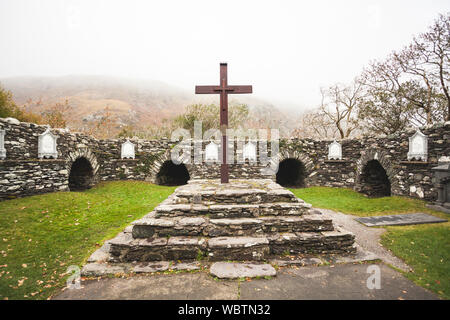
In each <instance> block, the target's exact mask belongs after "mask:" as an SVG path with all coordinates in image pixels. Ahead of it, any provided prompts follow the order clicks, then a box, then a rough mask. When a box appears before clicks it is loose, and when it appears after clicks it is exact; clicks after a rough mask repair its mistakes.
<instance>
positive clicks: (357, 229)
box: [316, 208, 412, 271]
mask: <svg viewBox="0 0 450 320" xmlns="http://www.w3.org/2000/svg"><path fill="white" fill-rule="evenodd" d="M316 209H317V210H319V211H320V212H322V214H324V215H325V216H328V217H330V218H331V219H333V221H334V223H336V224H337V225H338V226H340V227H342V228H343V229H345V230H348V231H350V232H353V233H354V234H355V237H356V243H357V244H359V245H360V246H361V247H362V248H363V249H365V250H367V251H370V252H372V253H375V254H376V255H377V256H378V257H379V258H380V259H381V260H383V261H384V262H385V263H388V264H391V265H393V266H394V267H396V268H399V269H401V270H403V271H411V270H412V269H411V267H409V266H408V265H407V264H406V263H404V262H403V261H402V260H401V259H399V258H397V257H396V256H394V255H393V254H392V253H391V252H390V251H389V250H388V249H386V248H384V247H383V246H382V245H381V244H380V237H381V235H382V234H383V233H385V232H386V229H384V228H380V227H377V228H372V227H366V226H364V225H363V224H361V223H359V222H357V221H356V220H354V218H357V217H356V216H352V215H350V214H343V213H341V212H336V211H333V210H328V209H318V208H316Z"/></svg>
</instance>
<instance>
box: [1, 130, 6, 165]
mask: <svg viewBox="0 0 450 320" xmlns="http://www.w3.org/2000/svg"><path fill="white" fill-rule="evenodd" d="M5 158H6V149H5V130H0V159H5Z"/></svg>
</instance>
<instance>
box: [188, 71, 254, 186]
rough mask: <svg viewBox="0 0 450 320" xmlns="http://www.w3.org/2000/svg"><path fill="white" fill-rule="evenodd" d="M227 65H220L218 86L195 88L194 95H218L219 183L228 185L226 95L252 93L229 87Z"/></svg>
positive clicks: (250, 87) (236, 87)
mask: <svg viewBox="0 0 450 320" xmlns="http://www.w3.org/2000/svg"><path fill="white" fill-rule="evenodd" d="M227 78H228V77H227V64H226V63H221V64H220V81H219V83H220V85H218V86H195V93H196V94H211V93H220V131H221V133H222V164H221V166H220V182H221V183H228V181H229V177H228V163H227V148H228V138H227V133H226V130H227V128H228V94H241V93H252V86H229V85H228V79H227Z"/></svg>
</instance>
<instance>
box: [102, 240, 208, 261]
mask: <svg viewBox="0 0 450 320" xmlns="http://www.w3.org/2000/svg"><path fill="white" fill-rule="evenodd" d="M108 242H109V244H110V246H111V247H110V256H111V258H110V259H111V261H110V262H132V261H141V262H143V261H163V260H174V261H178V260H193V259H197V258H198V257H199V256H200V257H201V256H203V254H204V252H205V251H206V241H205V239H201V238H198V237H171V238H150V239H134V238H133V237H132V236H131V234H129V233H122V234H120V235H119V236H117V237H116V238H114V239H112V240H109V241H108Z"/></svg>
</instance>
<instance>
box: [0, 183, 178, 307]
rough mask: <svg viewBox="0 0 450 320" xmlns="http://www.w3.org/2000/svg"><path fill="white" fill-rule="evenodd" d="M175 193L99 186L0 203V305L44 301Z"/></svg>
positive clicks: (128, 186)
mask: <svg viewBox="0 0 450 320" xmlns="http://www.w3.org/2000/svg"><path fill="white" fill-rule="evenodd" d="M174 189H175V187H165V186H157V185H152V184H149V183H146V182H137V181H120V182H119V181H118V182H107V183H101V184H99V185H98V186H96V187H95V188H93V189H90V190H88V191H84V192H56V193H48V194H44V195H37V196H31V197H26V198H21V199H14V200H8V201H3V202H0V234H1V239H0V261H1V262H0V299H6V298H8V299H46V298H48V297H49V296H50V295H52V294H53V293H54V292H55V290H57V289H60V288H62V287H63V286H65V279H66V278H67V277H68V275H67V274H65V272H66V270H67V267H68V266H70V265H77V266H81V265H82V264H83V263H84V262H85V261H86V259H87V258H88V257H89V255H90V254H91V253H92V252H93V251H95V250H96V249H97V248H98V247H99V246H100V245H101V244H102V242H103V241H104V240H107V239H110V238H112V237H114V236H115V235H116V234H117V233H119V232H120V231H122V230H123V229H124V228H125V226H126V225H128V224H129V223H130V222H132V221H133V220H136V219H138V218H141V217H142V216H144V215H145V214H146V213H148V212H150V211H151V210H152V209H153V208H154V207H155V206H156V205H157V204H158V203H160V202H161V201H162V200H164V199H165V198H167V196H169V195H170V194H171V193H172V192H173V191H174Z"/></svg>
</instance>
